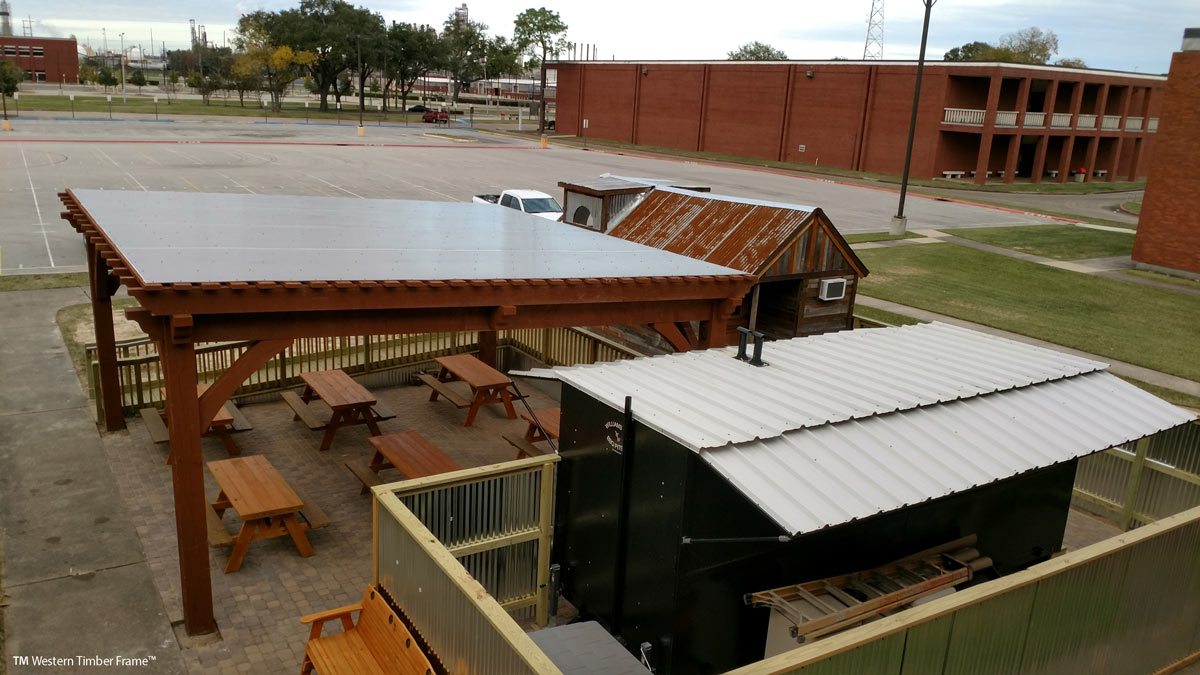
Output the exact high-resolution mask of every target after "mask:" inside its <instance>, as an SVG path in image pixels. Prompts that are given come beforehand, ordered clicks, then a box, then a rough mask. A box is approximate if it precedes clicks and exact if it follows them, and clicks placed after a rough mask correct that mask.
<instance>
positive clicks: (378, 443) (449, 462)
mask: <svg viewBox="0 0 1200 675" xmlns="http://www.w3.org/2000/svg"><path fill="white" fill-rule="evenodd" d="M367 442H369V443H370V444H371V446H372V447H374V448H375V450H377V451H378V452H379V454H381V455H383V456H384V458H386V459H387V461H389V462H391V463H392V466H394V467H396V469H397V470H398V471H399V472H400V473H402V474H404V477H405V478H421V477H423V476H433V475H436V474H439V473H446V472H447V471H458V470H459V469H461V468H462V466H461V465H459V463H458V462H456V461H454V460H453V459H451V458H450V457H448V456H447V455H446V453H444V452H442V451H441V449H439V448H438V447H437V446H436V445H434V444H433V443H430V442H429V439H427V438H425V437H424V436H422V435H421V434H420V433H418V432H416V431H401V432H399V433H395V434H384V435H383V436H372V437H370V438H368V439H367Z"/></svg>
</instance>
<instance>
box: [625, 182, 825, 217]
mask: <svg viewBox="0 0 1200 675" xmlns="http://www.w3.org/2000/svg"><path fill="white" fill-rule="evenodd" d="M631 182H632V181H631ZM653 187H654V190H660V191H662V192H670V193H671V194H677V195H683V196H684V197H693V198H695V199H706V200H709V201H714V202H728V203H731V204H747V205H750V206H767V207H770V208H775V209H786V210H788V211H804V212H807V213H812V212H813V211H816V210H817V209H818V208H820V207H818V206H811V205H808V204H789V203H787V202H774V201H769V200H766V199H750V198H749V197H735V196H733V195H723V194H719V193H716V192H696V191H695V190H685V189H683V188H677V187H671V186H665V185H654V186H653Z"/></svg>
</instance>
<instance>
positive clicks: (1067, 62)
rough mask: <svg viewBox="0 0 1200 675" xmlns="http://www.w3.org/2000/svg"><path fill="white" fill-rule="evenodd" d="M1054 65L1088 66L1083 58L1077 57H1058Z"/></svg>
mask: <svg viewBox="0 0 1200 675" xmlns="http://www.w3.org/2000/svg"><path fill="white" fill-rule="evenodd" d="M1054 65H1056V66H1058V67H1059V68H1087V67H1088V65H1087V64H1086V63H1084V61H1083V59H1079V58H1075V57H1068V58H1065V59H1059V60H1057V61H1055V62H1054Z"/></svg>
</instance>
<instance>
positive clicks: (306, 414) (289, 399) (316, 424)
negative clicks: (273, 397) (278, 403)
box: [281, 391, 329, 431]
mask: <svg viewBox="0 0 1200 675" xmlns="http://www.w3.org/2000/svg"><path fill="white" fill-rule="evenodd" d="M281 396H282V397H283V402H284V403H287V404H288V407H289V408H291V409H292V412H294V413H296V417H295V419H298V420H300V421H301V422H304V425H305V426H307V427H308V428H309V429H312V430H313V431H320V430H321V429H324V428H325V427H327V426H328V425H329V421H328V420H326V421H324V422H322V421H321V420H320V419H318V418H317V415H316V413H314V412H313V411H312V408H309V407H308V404H307V403H305V402H304V401H302V400H300V395H299V394H297V393H296V392H294V391H285V392H283V394H281Z"/></svg>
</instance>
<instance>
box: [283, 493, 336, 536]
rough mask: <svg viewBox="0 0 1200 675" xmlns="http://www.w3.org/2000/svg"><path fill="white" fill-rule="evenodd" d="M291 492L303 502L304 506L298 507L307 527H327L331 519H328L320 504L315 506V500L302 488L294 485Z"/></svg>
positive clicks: (313, 528)
mask: <svg viewBox="0 0 1200 675" xmlns="http://www.w3.org/2000/svg"><path fill="white" fill-rule="evenodd" d="M292 492H295V493H296V496H297V497H299V498H300V501H302V502H304V508H302V509H300V517H301V518H303V519H304V521H305V522H306V523H308V529H310V530H319V529H321V528H322V527H329V523H330V522H332V521H331V520H329V516H328V515H327V514H326V513H325V511H323V510H322V509H321V507H320V506H317V502H316V501H314V500H313V498H312V497H309V496H308V494H306V493H305V492H304V490H301V489H300V488H298V487H296V486H294V485H293V486H292Z"/></svg>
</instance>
